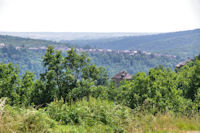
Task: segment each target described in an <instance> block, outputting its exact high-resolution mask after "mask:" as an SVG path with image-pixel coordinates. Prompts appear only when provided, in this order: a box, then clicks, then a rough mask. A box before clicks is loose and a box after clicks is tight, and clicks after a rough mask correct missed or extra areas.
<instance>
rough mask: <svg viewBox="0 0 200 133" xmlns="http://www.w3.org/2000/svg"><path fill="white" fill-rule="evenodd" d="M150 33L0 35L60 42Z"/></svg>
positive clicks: (32, 33) (19, 33) (35, 33)
mask: <svg viewBox="0 0 200 133" xmlns="http://www.w3.org/2000/svg"><path fill="white" fill-rule="evenodd" d="M149 34H152V33H134V32H108V33H104V32H0V35H10V36H17V37H24V38H32V39H43V40H51V41H61V40H88V39H100V38H101V39H102V38H104V39H106V38H115V37H122V36H140V35H149Z"/></svg>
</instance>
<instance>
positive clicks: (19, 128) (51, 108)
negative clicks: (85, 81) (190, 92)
mask: <svg viewBox="0 0 200 133" xmlns="http://www.w3.org/2000/svg"><path fill="white" fill-rule="evenodd" d="M5 102H6V99H1V100H0V133H67V132H69V133H123V132H125V133H126V132H127V133H185V132H188V131H200V115H199V114H196V115H193V116H190V117H189V116H185V115H177V114H176V113H172V112H167V113H165V114H162V113H157V114H156V115H153V114H151V113H148V112H143V111H138V110H132V109H130V108H128V107H126V106H122V105H117V104H115V103H113V102H111V101H107V100H99V99H95V98H89V100H81V101H77V102H75V103H73V104H72V105H68V104H64V103H63V101H55V102H52V103H51V104H49V105H48V106H47V107H46V108H42V109H39V110H36V109H34V108H33V107H29V108H19V107H11V106H8V105H6V104H5Z"/></svg>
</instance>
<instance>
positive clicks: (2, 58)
mask: <svg viewBox="0 0 200 133" xmlns="http://www.w3.org/2000/svg"><path fill="white" fill-rule="evenodd" d="M44 53H45V50H43V49H42V50H40V49H38V50H30V49H27V48H21V49H16V48H15V47H13V46H11V45H8V46H5V47H3V48H1V49H0V62H4V63H9V62H12V63H13V64H15V65H18V66H19V67H20V68H21V71H20V73H21V74H22V73H25V71H27V70H28V71H31V72H34V73H35V74H36V75H37V77H39V73H41V72H43V70H44V69H43V66H42V60H41V57H42V56H43V55H44ZM78 53H80V52H78ZM62 54H63V55H66V52H62ZM86 55H87V57H90V58H91V62H92V63H94V64H96V65H97V66H103V67H105V68H106V70H107V71H108V72H109V73H108V74H109V76H110V77H111V76H113V75H115V74H116V73H118V72H120V71H122V70H126V71H128V72H129V73H130V74H135V73H137V72H141V71H144V72H148V70H149V68H151V67H156V66H158V65H163V66H164V67H166V68H167V67H169V68H171V69H174V68H175V65H176V64H178V63H179V62H180V61H181V59H180V58H178V57H166V56H155V55H153V54H152V55H146V54H144V53H137V54H135V55H129V54H126V53H114V52H86Z"/></svg>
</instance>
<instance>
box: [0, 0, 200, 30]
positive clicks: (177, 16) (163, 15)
mask: <svg viewBox="0 0 200 133" xmlns="http://www.w3.org/2000/svg"><path fill="white" fill-rule="evenodd" d="M196 28H200V0H0V31H4V32H172V31H183V30H191V29H196Z"/></svg>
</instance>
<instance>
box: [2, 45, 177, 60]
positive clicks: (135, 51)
mask: <svg viewBox="0 0 200 133" xmlns="http://www.w3.org/2000/svg"><path fill="white" fill-rule="evenodd" d="M3 47H6V45H5V44H4V43H0V48H3ZM15 49H16V50H21V49H24V48H23V47H19V46H17V47H15ZM27 49H28V50H32V51H36V50H46V49H47V47H46V46H42V47H29V48H27ZM55 50H57V51H62V52H65V51H69V50H71V48H69V47H64V46H63V47H55ZM75 51H76V52H93V53H100V52H102V53H118V54H128V55H130V56H134V55H136V54H144V55H153V56H156V57H170V58H176V56H174V55H168V54H158V53H151V52H147V51H142V50H111V49H98V48H91V49H83V48H75Z"/></svg>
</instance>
